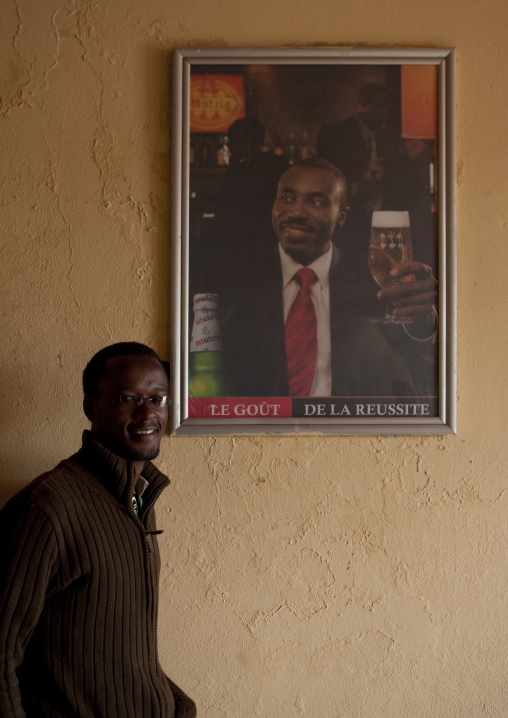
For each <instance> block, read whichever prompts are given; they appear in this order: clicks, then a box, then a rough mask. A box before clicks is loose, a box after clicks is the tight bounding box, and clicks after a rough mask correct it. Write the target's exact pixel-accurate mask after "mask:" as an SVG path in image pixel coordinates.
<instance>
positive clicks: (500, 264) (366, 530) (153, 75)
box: [0, 0, 508, 718]
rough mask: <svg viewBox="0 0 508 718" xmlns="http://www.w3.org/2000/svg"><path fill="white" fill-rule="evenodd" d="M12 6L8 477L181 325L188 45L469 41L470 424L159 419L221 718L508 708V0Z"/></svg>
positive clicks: (186, 618) (6, 181) (199, 638)
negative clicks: (116, 368) (180, 183)
mask: <svg viewBox="0 0 508 718" xmlns="http://www.w3.org/2000/svg"><path fill="white" fill-rule="evenodd" d="M0 10H1V22H0V68H1V70H0V153H1V154H0V157H1V166H2V172H1V175H0V206H1V210H2V213H1V217H2V224H1V234H2V243H1V255H0V260H1V261H0V286H1V289H2V308H3V311H2V315H1V320H0V321H1V325H0V326H1V333H0V336H1V337H2V345H3V351H2V352H1V371H2V391H1V408H2V412H1V416H0V423H1V428H2V447H1V452H0V455H1V460H2V474H1V476H2V479H1V484H0V502H2V501H3V500H5V499H6V498H7V497H8V496H10V495H11V494H12V493H14V491H15V490H17V489H18V488H20V487H21V486H22V485H24V484H25V483H27V482H28V481H29V479H31V478H32V477H34V476H35V475H36V474H38V473H40V472H41V471H42V470H43V469H46V468H49V467H50V466H52V465H53V464H54V463H56V462H57V461H58V460H59V459H60V458H62V457H63V456H65V455H67V454H69V453H71V452H72V451H73V450H74V449H75V448H76V447H77V444H78V441H79V434H80V432H81V429H82V428H84V427H85V426H86V424H85V421H84V417H83V416H82V415H81V409H80V402H81V398H80V385H79V375H80V371H81V369H82V367H83V365H84V363H85V362H86V360H87V359H88V358H89V357H90V356H91V354H92V353H93V352H94V351H95V350H97V349H98V348H100V347H101V346H103V345H105V344H107V343H110V342H112V341H117V340H123V339H137V340H141V341H145V342H147V343H151V344H153V345H155V347H156V348H157V349H159V350H160V351H161V352H163V353H167V351H168V347H169V338H170V325H169V318H170V311H169V297H170V287H169V280H168V277H169V271H170V236H169V226H170V192H171V183H170V173H169V159H170V129H169V128H170V110H171V107H170V90H169V86H170V62H171V50H172V48H173V47H174V46H191V45H206V46H212V45H214V46H261V45H265V46H279V45H283V44H291V45H299V44H330V45H334V44H335V45H336V44H358V43H362V44H367V45H388V46H389V45H398V44H401V43H403V44H405V45H418V46H429V45H430V46H455V47H456V48H457V107H458V113H457V138H458V146H457V149H458V153H457V155H458V167H457V182H458V227H459V232H458V256H459V269H458V298H459V326H458V339H459V345H458V370H459V402H458V434H457V436H453V437H446V438H440V437H426V438H418V437H412V438H401V437H390V438H377V437H326V438H319V437H305V438H294V437H292V438H289V437H284V438H281V437H279V438H277V437H267V438H263V437H258V436H256V437H253V438H249V437H242V438H232V437H222V438H213V437H205V438H191V437H178V438H169V437H167V438H165V440H164V442H163V456H162V459H161V465H162V467H163V469H165V470H167V471H168V473H169V474H170V475H171V476H172V478H173V484H172V487H171V488H170V490H169V491H167V492H166V495H165V496H164V498H163V499H162V502H161V508H160V511H159V514H160V523H161V525H162V526H163V528H165V534H164V535H163V537H162V550H163V576H162V587H161V589H162V608H161V610H162V615H161V622H160V628H161V631H160V633H161V654H162V660H163V663H164V665H165V666H166V668H167V670H168V672H169V673H170V675H172V676H173V677H174V678H175V680H176V681H177V682H179V683H181V684H182V686H183V687H184V688H186V689H187V690H188V691H189V692H190V693H191V695H193V696H194V697H195V698H196V700H197V702H198V704H199V709H200V716H201V717H202V718H203V717H204V718H226V717H227V718H261V717H263V718H268V717H269V718H283V717H284V716H288V717H295V718H298V717H299V716H306V718H324V717H326V718H328V717H332V718H339V717H340V718H371V717H374V716H376V718H406V717H407V716H411V718H422V717H423V716H425V717H427V716H428V717H429V718H430V717H432V718H465V717H466V718H469V717H470V716H471V717H472V716H480V715H481V716H499V717H500V718H501V717H503V718H504V717H506V716H507V715H508V686H507V680H506V676H507V668H508V665H507V664H508V658H507V656H508V631H507V620H506V619H507V617H508V610H507V606H506V601H507V578H508V576H507V569H506V549H507V536H508V532H507V528H508V526H507V524H508V519H507V516H508V511H507V509H508V494H507V492H506V488H507V485H508V478H507V477H506V472H505V467H506V461H507V458H508V449H507V444H506V440H505V436H504V435H505V429H506V423H507V414H506V406H507V405H508V396H507V389H506V386H507V383H506V381H505V373H506V360H505V357H506V354H507V349H508V347H507V338H506V331H505V319H506V298H505V297H506V292H505V285H506V272H505V265H506V263H507V261H508V239H507V231H506V224H507V214H508V204H507V200H506V195H507V184H508V183H507V180H506V169H505V168H506V166H507V165H508V157H507V153H508V148H507V143H506V117H507V114H508V97H507V93H506V84H507V83H506V80H507V71H508V50H507V44H506V37H505V35H506V24H507V21H508V10H507V9H506V3H505V0H486V1H485V2H483V3H477V2H472V0H467V1H466V2H464V1H461V2H458V0H449V1H448V2H446V3H442V2H441V1H439V2H438V1H437V0H430V1H429V2H426V3H423V2H420V0H404V1H401V0H395V1H394V2H392V3H390V4H389V5H388V4H386V3H380V2H378V1H377V0H355V1H354V2H351V3H349V5H347V4H345V3H340V4H339V3H337V2H335V0H314V1H313V2H312V3H309V2H307V1H305V2H303V0H281V2H279V3H274V2H272V0H258V1H257V2H255V3H253V2H249V1H248V0H236V1H235V2H232V1H231V0H213V2H212V0H200V2H194V3H189V2H188V0H185V1H184V0H173V1H172V2H167V1H166V0H164V1H163V0H109V1H108V0H104V1H103V2H92V0H90V1H88V2H87V1H86V0H68V2H65V1H64V0H37V1H35V0H17V2H16V1H15V0H1V2H0Z"/></svg>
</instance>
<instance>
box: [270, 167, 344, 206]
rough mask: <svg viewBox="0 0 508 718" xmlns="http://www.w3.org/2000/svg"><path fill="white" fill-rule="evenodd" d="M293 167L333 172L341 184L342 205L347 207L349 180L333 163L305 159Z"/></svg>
mask: <svg viewBox="0 0 508 718" xmlns="http://www.w3.org/2000/svg"><path fill="white" fill-rule="evenodd" d="M291 167H311V168H312V169H317V170H325V171H326V172H332V173H333V174H334V175H335V177H336V178H337V179H338V181H339V183H340V191H341V197H340V199H341V205H342V207H346V206H347V198H348V189H347V180H346V178H345V177H344V174H343V173H342V172H341V171H340V169H339V168H338V167H337V166H336V165H334V164H332V163H331V162H328V160H324V159H322V158H321V157H307V159H305V160H300V161H299V162H295V163H294V165H291ZM291 167H289V168H288V169H287V170H285V172H284V174H285V173H286V172H288V171H289V170H290V169H291Z"/></svg>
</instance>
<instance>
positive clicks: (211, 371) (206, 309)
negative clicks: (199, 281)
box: [189, 294, 235, 397]
mask: <svg viewBox="0 0 508 718" xmlns="http://www.w3.org/2000/svg"><path fill="white" fill-rule="evenodd" d="M234 394H235V390H234V387H233V384H232V382H231V379H230V378H229V377H228V375H227V374H226V372H225V370H224V358H223V353H222V336H221V331H220V322H219V296H218V295H217V294H195V295H194V324H193V327H192V335H191V343H190V356H189V396H190V397H206V396H234Z"/></svg>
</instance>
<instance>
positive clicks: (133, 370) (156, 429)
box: [84, 356, 168, 462]
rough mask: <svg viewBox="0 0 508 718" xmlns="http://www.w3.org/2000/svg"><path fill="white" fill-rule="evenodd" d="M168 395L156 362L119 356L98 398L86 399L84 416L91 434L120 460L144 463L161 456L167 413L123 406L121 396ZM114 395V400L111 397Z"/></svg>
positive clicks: (103, 379) (100, 382) (108, 369)
mask: <svg viewBox="0 0 508 718" xmlns="http://www.w3.org/2000/svg"><path fill="white" fill-rule="evenodd" d="M167 393H168V381H167V377H166V374H165V372H164V369H163V368H162V366H161V365H160V364H159V362H158V361H157V359H155V358H154V357H150V356H119V357H113V358H112V359H108V360H107V362H106V373H105V374H104V375H103V376H101V377H100V378H99V380H98V382H97V396H90V395H86V396H85V401H84V408H85V414H86V415H87V417H88V418H89V420H90V421H91V422H92V427H91V428H92V433H93V434H94V435H95V436H96V438H97V439H98V440H99V441H100V442H101V443H102V444H103V445H104V446H105V447H106V448H108V449H109V450H110V451H112V452H113V453H114V454H116V455H117V456H121V457H122V458H124V459H129V460H132V461H138V462H145V461H149V460H151V459H155V457H156V456H157V455H158V453H159V445H160V441H161V437H162V433H163V431H164V429H165V427H166V423H167V420H168V409H167V407H165V408H164V409H157V410H156V409H154V408H153V407H152V406H151V405H150V404H149V403H148V402H146V401H144V402H143V403H142V404H141V406H138V407H132V406H124V405H123V404H121V403H120V401H119V400H118V398H116V397H118V396H119V395H120V394H135V395H139V396H144V397H151V396H159V395H163V394H167ZM108 395H113V396H108Z"/></svg>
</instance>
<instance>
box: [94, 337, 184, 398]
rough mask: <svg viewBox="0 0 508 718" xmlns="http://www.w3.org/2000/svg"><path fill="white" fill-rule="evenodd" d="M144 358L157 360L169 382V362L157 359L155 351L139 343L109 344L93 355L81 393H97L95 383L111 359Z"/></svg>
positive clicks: (102, 374)
mask: <svg viewBox="0 0 508 718" xmlns="http://www.w3.org/2000/svg"><path fill="white" fill-rule="evenodd" d="M125 356H145V357H153V358H154V359H157V361H158V362H159V364H160V365H161V367H162V368H163V369H164V372H165V374H166V376H167V378H168V380H169V374H170V371H169V362H167V361H164V360H163V359H161V358H160V357H159V355H158V354H157V352H156V351H154V350H153V349H151V348H150V347H148V346H147V345H146V344H140V343H139V342H117V343H116V344H110V345H109V346H107V347H104V349H101V350H100V351H98V352H97V354H94V355H93V357H92V358H91V359H90V361H89V362H88V364H87V365H86V367H85V371H84V372H83V392H84V393H85V394H90V395H93V394H95V393H96V391H97V382H98V381H99V379H100V378H101V376H104V374H105V373H106V362H107V361H108V359H113V357H125Z"/></svg>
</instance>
